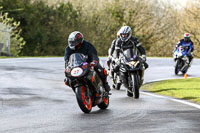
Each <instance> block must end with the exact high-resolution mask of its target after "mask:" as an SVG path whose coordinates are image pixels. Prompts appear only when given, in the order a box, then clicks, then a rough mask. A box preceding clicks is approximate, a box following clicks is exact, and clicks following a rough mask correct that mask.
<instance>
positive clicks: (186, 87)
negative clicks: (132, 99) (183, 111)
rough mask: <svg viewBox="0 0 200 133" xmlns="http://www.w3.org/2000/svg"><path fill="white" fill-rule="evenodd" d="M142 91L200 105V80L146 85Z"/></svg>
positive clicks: (171, 81) (177, 80) (174, 80)
mask: <svg viewBox="0 0 200 133" xmlns="http://www.w3.org/2000/svg"><path fill="white" fill-rule="evenodd" d="M141 89H142V90H146V91H151V92H154V93H159V94H162V95H166V96H171V97H174V98H180V99H185V100H189V101H193V102H196V103H200V78H189V79H173V80H165V81H160V82H155V83H151V84H146V85H144V86H142V87H141Z"/></svg>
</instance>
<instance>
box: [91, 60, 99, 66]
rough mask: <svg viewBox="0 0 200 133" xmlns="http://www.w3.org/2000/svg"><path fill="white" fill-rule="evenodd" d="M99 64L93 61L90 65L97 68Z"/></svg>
mask: <svg viewBox="0 0 200 133" xmlns="http://www.w3.org/2000/svg"><path fill="white" fill-rule="evenodd" d="M97 63H98V61H96V60H93V61H92V62H91V63H90V66H93V67H96V66H97Z"/></svg>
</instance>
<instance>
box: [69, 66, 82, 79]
mask: <svg viewBox="0 0 200 133" xmlns="http://www.w3.org/2000/svg"><path fill="white" fill-rule="evenodd" d="M82 73H83V69H82V68H80V67H76V68H74V69H72V71H71V75H72V76H73V77H78V76H80V75H81V74H82Z"/></svg>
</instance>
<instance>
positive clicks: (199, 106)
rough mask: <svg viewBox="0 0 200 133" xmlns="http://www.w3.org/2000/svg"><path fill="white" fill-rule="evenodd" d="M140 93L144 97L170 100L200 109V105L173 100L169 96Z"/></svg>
mask: <svg viewBox="0 0 200 133" xmlns="http://www.w3.org/2000/svg"><path fill="white" fill-rule="evenodd" d="M140 93H142V94H144V95H149V96H153V97H158V98H164V99H168V100H171V101H175V102H179V103H183V104H186V105H189V106H192V107H195V108H197V109H200V105H199V104H195V103H191V102H187V101H184V100H179V99H175V98H171V97H167V96H161V95H157V94H152V93H148V92H140Z"/></svg>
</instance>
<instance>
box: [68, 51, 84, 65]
mask: <svg viewBox="0 0 200 133" xmlns="http://www.w3.org/2000/svg"><path fill="white" fill-rule="evenodd" d="M85 60H86V59H85V57H84V55H83V54H80V53H74V54H72V55H71V56H70V57H69V66H72V67H76V66H80V65H82V63H83V62H86V61H85Z"/></svg>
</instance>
